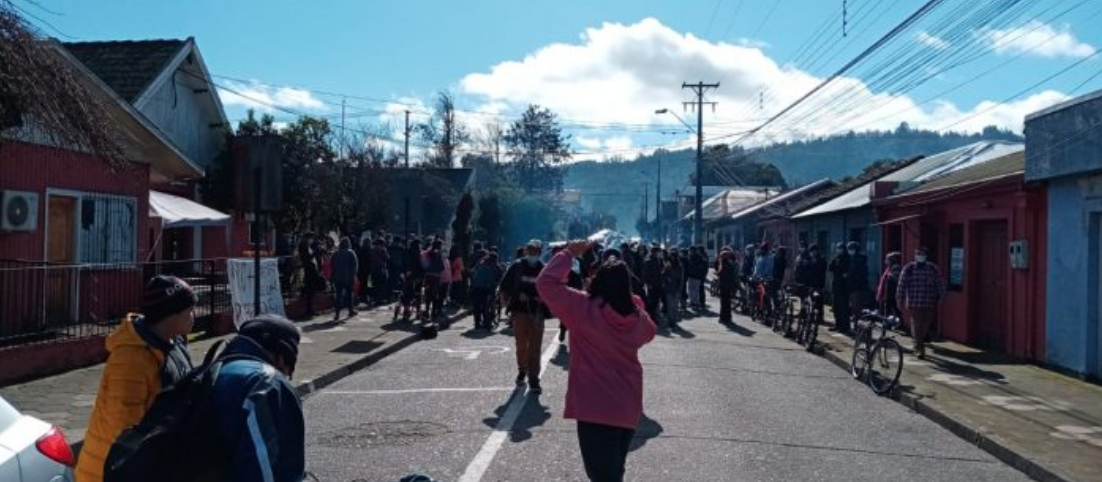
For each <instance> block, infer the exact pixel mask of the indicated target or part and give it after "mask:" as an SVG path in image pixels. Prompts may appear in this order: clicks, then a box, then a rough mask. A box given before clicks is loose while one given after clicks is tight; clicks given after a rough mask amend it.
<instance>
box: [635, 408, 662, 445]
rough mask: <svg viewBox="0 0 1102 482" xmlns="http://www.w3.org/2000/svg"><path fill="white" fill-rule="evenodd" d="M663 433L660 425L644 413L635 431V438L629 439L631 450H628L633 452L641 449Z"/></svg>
mask: <svg viewBox="0 0 1102 482" xmlns="http://www.w3.org/2000/svg"><path fill="white" fill-rule="evenodd" d="M663 431H664V429H663V428H662V424H660V423H658V421H656V420H654V419H652V418H650V417H648V416H647V414H645V413H644V414H643V418H642V419H640V420H639V428H637V429H635V437H634V438H632V439H631V448H630V449H628V450H629V451H631V452H634V451H636V450H639V449H641V448H643V446H644V445H646V444H647V442H648V441H650V439H652V438H658V436H659V435H662V432H663Z"/></svg>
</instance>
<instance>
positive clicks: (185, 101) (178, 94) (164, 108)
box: [137, 71, 222, 169]
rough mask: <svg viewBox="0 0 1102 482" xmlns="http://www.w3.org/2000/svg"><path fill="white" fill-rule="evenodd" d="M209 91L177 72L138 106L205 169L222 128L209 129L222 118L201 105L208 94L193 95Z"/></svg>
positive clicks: (216, 149) (197, 81)
mask: <svg viewBox="0 0 1102 482" xmlns="http://www.w3.org/2000/svg"><path fill="white" fill-rule="evenodd" d="M196 75H197V74H196ZM208 88H212V87H211V86H208V85H205V83H204V82H202V81H199V80H197V79H195V78H194V77H192V76H191V75H188V74H187V73H185V72H183V71H179V72H177V73H176V75H175V78H173V79H171V80H170V81H168V82H165V83H163V84H161V86H160V87H159V88H157V89H156V90H155V91H153V92H152V93H151V94H149V95H148V96H147V97H146V98H144V99H143V100H142V101H141V102H140V103H139V104H138V105H137V108H138V109H139V110H140V111H141V112H142V113H143V114H145V116H146V117H148V118H149V120H151V121H152V122H153V123H154V124H155V125H156V126H157V127H159V128H160V129H161V131H163V132H164V133H165V135H167V136H168V137H169V139H171V140H172V142H173V143H175V144H176V147H178V148H179V149H180V151H182V152H183V153H184V155H186V156H188V158H190V159H191V160H192V161H194V162H195V163H197V164H199V165H200V166H202V167H203V168H204V169H206V168H209V167H210V163H211V161H212V160H213V159H214V157H215V156H216V155H218V151H219V149H220V148H221V143H222V137H221V136H222V134H221V132H222V131H221V129H219V128H212V127H211V125H212V124H217V123H219V122H221V119H219V118H218V117H216V116H215V115H212V113H211V112H210V111H209V109H204V108H203V104H202V103H201V99H202V97H203V96H206V95H209V94H207V93H203V92H200V93H196V89H208Z"/></svg>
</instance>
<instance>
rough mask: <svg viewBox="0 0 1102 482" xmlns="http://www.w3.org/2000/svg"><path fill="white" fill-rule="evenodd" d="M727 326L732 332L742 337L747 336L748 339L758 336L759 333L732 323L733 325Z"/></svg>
mask: <svg viewBox="0 0 1102 482" xmlns="http://www.w3.org/2000/svg"><path fill="white" fill-rule="evenodd" d="M725 326H726V327H727V329H728V330H730V331H731V332H733V333H736V334H739V335H742V336H745V337H747V338H749V337H753V336H754V335H756V334H757V333H758V332H756V331H754V330H751V329H749V328H747V327H745V326H742V325H737V324H734V323H731V324H729V325H725Z"/></svg>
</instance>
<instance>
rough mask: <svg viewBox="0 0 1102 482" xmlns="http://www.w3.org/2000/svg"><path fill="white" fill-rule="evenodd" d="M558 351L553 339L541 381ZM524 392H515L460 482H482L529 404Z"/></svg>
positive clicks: (545, 352)
mask: <svg viewBox="0 0 1102 482" xmlns="http://www.w3.org/2000/svg"><path fill="white" fill-rule="evenodd" d="M558 351H559V341H558V340H557V339H555V338H552V339H551V343H549V344H548V345H547V348H545V349H544V350H543V357H542V359H541V360H540V378H541V379H542V378H543V373H544V372H545V371H547V364H548V363H550V362H551V358H554V356H555V354H556V353H557V352H558ZM523 390H524V387H517V388H516V389H515V390H514V391H513V396H512V400H511V401H510V402H509V406H508V408H506V409H505V414H504V415H502V416H501V420H498V421H497V426H495V427H494V432H493V433H491V434H490V437H489V438H487V439H486V443H484V444H482V448H481V449H479V451H478V454H477V455H475V456H474V459H472V460H471V463H470V464H468V465H467V470H464V471H463V476H462V477H460V478H459V482H480V481H481V480H482V476H483V475H486V470H488V469H489V468H490V462H493V460H494V456H495V455H497V452H498V451H499V450H501V446H502V445H503V444H504V443H505V438H506V437H508V436H509V431H510V430H512V429H513V424H514V423H516V421H517V417H519V416H520V411H521V410H522V409H523V408H524V405H525V404H526V403H527V402H528V398H529V397H531V395H529V394H526V393H524V391H523Z"/></svg>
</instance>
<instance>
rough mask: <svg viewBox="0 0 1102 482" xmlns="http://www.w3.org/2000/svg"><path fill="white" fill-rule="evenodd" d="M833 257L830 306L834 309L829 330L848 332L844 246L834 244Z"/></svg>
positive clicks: (847, 257) (846, 268)
mask: <svg viewBox="0 0 1102 482" xmlns="http://www.w3.org/2000/svg"><path fill="white" fill-rule="evenodd" d="M834 253H835V257H834V259H833V260H831V261H830V294H831V307H832V308H833V309H834V327H833V328H831V329H830V330H829V331H832V332H838V333H849V322H850V311H849V287H848V286H847V284H846V274H847V273H849V254H847V253H846V246H845V245H844V244H842V243H841V242H839V243H838V244H836V245H835V246H834Z"/></svg>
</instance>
